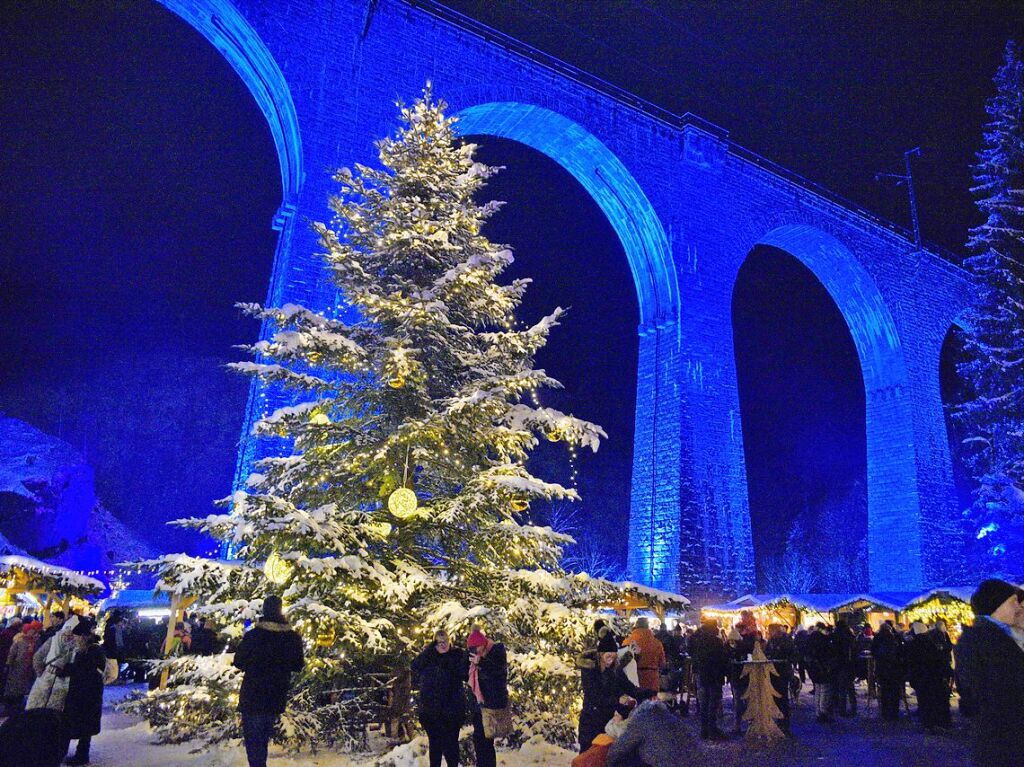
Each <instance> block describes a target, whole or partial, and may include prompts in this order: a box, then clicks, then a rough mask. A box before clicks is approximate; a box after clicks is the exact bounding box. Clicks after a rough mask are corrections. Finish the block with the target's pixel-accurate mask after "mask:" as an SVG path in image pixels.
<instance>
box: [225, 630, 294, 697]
mask: <svg viewBox="0 0 1024 767" xmlns="http://www.w3.org/2000/svg"><path fill="white" fill-rule="evenodd" d="M304 665H305V660H304V658H303V652H302V638H301V637H300V636H299V635H298V634H297V633H296V632H295V631H293V630H292V628H291V626H289V625H288V623H287V622H285V621H280V622H279V621H272V620H267V619H264V620H261V621H260V622H259V623H257V624H256V627H255V628H253V629H252V630H251V631H249V633H248V634H246V635H245V636H244V637H242V642H241V644H239V645H238V650H237V651H236V652H235V659H234V666H235V668H238V669H241V670H242V671H243V672H244V674H245V675H244V676H243V677H242V690H241V692H240V693H239V695H238V710H239V711H241V712H242V713H243V714H282V713H284V709H285V704H286V703H287V701H288V687H289V684H290V682H291V675H292V673H294V672H297V671H302V668H303V666H304Z"/></svg>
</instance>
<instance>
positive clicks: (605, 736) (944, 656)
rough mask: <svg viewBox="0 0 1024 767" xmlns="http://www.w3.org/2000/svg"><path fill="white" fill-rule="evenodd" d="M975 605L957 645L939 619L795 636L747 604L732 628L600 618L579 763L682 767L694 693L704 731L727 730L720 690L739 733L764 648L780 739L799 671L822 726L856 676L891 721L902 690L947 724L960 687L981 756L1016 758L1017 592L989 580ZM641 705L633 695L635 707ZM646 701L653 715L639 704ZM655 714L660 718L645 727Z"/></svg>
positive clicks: (1000, 761)
mask: <svg viewBox="0 0 1024 767" xmlns="http://www.w3.org/2000/svg"><path fill="white" fill-rule="evenodd" d="M971 605H972V608H973V611H974V613H975V621H974V623H973V625H971V626H966V627H964V631H963V635H962V637H961V639H960V641H959V643H958V644H956V645H954V643H953V641H952V639H951V637H950V634H949V630H948V626H947V624H946V622H945V621H944V620H942V619H937V620H935V621H934V622H933V623H932V624H931V625H930V626H928V625H925V624H924V623H921V622H915V623H912V624H911V625H910V626H909V627H897V626H895V625H894V624H893V622H892V621H888V622H885V623H883V624H881V626H880V627H879V630H878V631H877V632H875V631H873V630H872V628H871V626H870V625H868V624H867V623H864V624H861V625H858V626H852V625H850V624H849V623H848V622H847V621H846V620H844V619H842V618H840V619H839V620H837V621H836V623H835V625H834V626H833V625H826V624H825V623H823V622H822V623H818V624H816V625H815V626H813V627H811V628H808V629H800V630H797V631H796V632H795V633H794V632H791V631H790V629H789V627H788V626H785V625H781V624H772V625H769V626H767V627H766V629H765V630H762V628H761V627H759V626H758V625H757V622H756V620H755V618H754V616H753V614H752V613H742V614H741V615H740V618H739V620H738V621H737V622H736V625H734V626H731V627H730V626H721V625H719V623H718V622H717V621H715V620H712V619H707V620H704V621H702V622H701V624H700V626H699V627H698V628H697V629H695V630H687V631H685V632H684V631H683V630H682V628H681V627H680V626H679V625H677V626H676V627H675V629H674V630H673V631H672V632H669V631H668V630H667V629H666V627H665V625H664V624H662V626H661V627H660V629H659V631H657V632H651V631H650V629H649V628H648V626H647V622H646V620H645V619H643V618H641V619H639V620H638V621H637V625H636V628H635V629H634V631H633V632H632V633H631V634H630V635H629V636H627V637H625V638H624V639H623V640H621V641H620V640H619V639H618V638H616V637H615V636H614V634H612V630H611V628H610V627H609V626H608V625H606V624H605V623H604V622H600V623H599V624H598V625H597V626H595V641H594V646H593V648H592V649H590V650H588V651H587V652H585V653H583V654H582V655H581V656H580V657H579V659H578V663H577V665H578V666H579V668H580V674H581V681H582V685H583V695H584V699H583V713H582V715H581V718H580V729H579V741H580V743H579V745H580V751H581V755H580V757H578V758H577V762H575V763H574V764H575V765H576V767H604V766H605V765H607V767H626V766H627V765H628V766H629V767H637V766H643V767H663V765H664V766H665V767H667V766H668V765H683V764H686V763H687V755H688V754H691V755H692V754H693V752H694V747H693V744H692V743H691V744H687V739H688V736H687V732H686V731H685V730H684V729H682V728H681V727H679V726H678V723H679V722H680V721H681V720H680V719H679V715H686V714H687V713H688V703H689V698H690V693H691V692H692V693H694V694H695V696H696V699H697V708H698V715H699V720H700V737H701V738H703V739H706V740H711V741H714V740H724V739H727V738H728V737H729V735H727V734H726V733H725V732H723V731H722V729H721V728H720V724H719V723H720V721H721V720H722V718H723V716H724V710H723V708H724V707H723V689H724V688H725V686H726V685H728V686H729V687H730V689H731V692H732V701H733V705H732V709H733V711H732V714H733V717H734V728H735V732H736V733H738V732H740V728H741V721H742V718H743V713H744V706H745V702H744V693H745V692H746V686H747V684H748V677H747V676H745V675H743V673H742V669H743V667H744V663H745V662H747V661H750V659H751V656H752V653H753V650H754V646H755V644H760V646H761V648H762V649H763V651H764V653H765V656H766V658H767V659H768V660H769V661H771V662H772V663H773V665H774V667H775V671H776V672H777V673H776V674H775V675H772V677H771V684H772V686H773V687H774V688H775V691H776V692H777V693H778V696H777V697H776V698H775V702H776V704H777V706H778V709H779V714H780V715H781V722H780V723H779V726H780V729H781V730H782V731H783V733H785V734H786V735H790V736H791V735H792V730H791V726H790V724H791V707H792V705H793V704H794V703H796V702H797V701H798V700H799V694H800V691H801V690H802V689H803V686H804V684H805V683H806V682H807V681H808V679H809V681H810V683H811V685H812V691H813V692H812V694H813V701H814V712H815V715H816V720H817V722H818V723H820V724H823V725H828V724H830V723H832V722H834V721H835V717H836V716H840V717H855V716H857V713H858V712H857V701H858V697H857V684H858V682H865V683H866V685H867V687H868V693H869V696H871V697H877V699H878V703H879V717H880V718H881V719H883V720H890V721H891V720H896V719H898V718H899V717H900V709H901V705H902V706H903V708H904V709H906V710H908V711H909V709H910V705H909V698H908V697H907V694H906V691H907V687H908V685H909V687H910V689H912V690H913V692H914V697H915V698H916V701H917V708H916V712H915V714H916V717H917V719H918V721H919V723H920V726H921V727H922V728H923V729H924V730H926V731H927V732H931V733H943V732H948V731H950V730H951V728H952V727H953V719H952V714H951V711H950V699H951V696H952V693H953V691H954V690H956V691H957V693H958V694H959V697H960V707H959V708H960V712H961V713H962V714H963V715H964V716H965V717H967V718H968V719H969V721H970V728H971V730H972V733H973V742H974V754H975V761H976V763H977V764H978V765H984V766H985V767H1009V766H1010V765H1017V766H1018V767H1020V765H1024V751H1022V749H1021V747H1020V743H1019V738H1020V735H1019V733H1020V732H1022V731H1024V591H1022V590H1021V589H1019V588H1018V587H1016V586H1014V585H1012V584H1009V583H1006V582H1005V581H999V580H987V581H984V582H983V583H982V584H981V585H980V586H979V587H978V589H977V590H976V592H975V593H974V595H973V597H972V600H971ZM954 659H955V662H954ZM638 701H642V702H641V703H640V704H639V705H637V702H638ZM634 706H635V707H636V708H635V711H636V712H637V713H639V712H641V711H643V712H645V713H644V714H643V716H642V717H640V718H637V719H635V717H636V716H637V714H636V713H631V711H633V710H634ZM655 708H657V709H658V713H657V715H654V714H651V713H646V712H649V711H651V710H653V709H655ZM655 716H656V717H657V719H656V721H657V725H656V726H651V724H650V722H651V721H652V720H653V719H654V717H655ZM673 716H674V717H675V724H673V722H672V719H671V717H673ZM667 717H669V718H667ZM634 720H635V721H636V724H633V722H634ZM627 736H628V737H627Z"/></svg>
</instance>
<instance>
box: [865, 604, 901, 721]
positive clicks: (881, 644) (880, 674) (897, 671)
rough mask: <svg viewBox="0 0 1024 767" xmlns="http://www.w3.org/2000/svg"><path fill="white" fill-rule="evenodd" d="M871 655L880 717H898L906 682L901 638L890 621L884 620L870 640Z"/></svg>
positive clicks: (886, 718) (891, 718)
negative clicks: (876, 684)
mask: <svg viewBox="0 0 1024 767" xmlns="http://www.w3.org/2000/svg"><path fill="white" fill-rule="evenodd" d="M871 655H872V657H873V658H874V659H875V679H877V680H878V699H879V709H880V712H881V715H882V719H885V720H886V721H890V722H892V721H896V720H897V719H899V718H900V699H901V698H902V697H903V690H904V688H905V685H906V682H905V681H904V680H905V679H906V670H905V661H904V656H903V639H902V637H900V635H899V634H897V633H896V629H894V628H893V625H892V623H890V622H888V621H886V622H885V623H883V624H882V627H881V628H880V629H879V630H878V633H877V634H876V635H875V638H874V639H872V640H871Z"/></svg>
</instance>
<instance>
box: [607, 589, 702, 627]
mask: <svg viewBox="0 0 1024 767" xmlns="http://www.w3.org/2000/svg"><path fill="white" fill-rule="evenodd" d="M615 586H616V587H617V588H618V589H620V590H621V592H622V598H621V599H617V600H614V601H610V602H606V603H604V604H602V605H601V606H602V607H604V608H607V609H611V610H614V611H615V612H617V613H619V615H622V616H624V617H625V618H627V619H629V618H631V617H632V616H633V614H634V613H636V612H642V611H650V612H652V613H654V614H655V615H656V616H657V618H658V620H659V621H661V622H662V623H664V622H665V619H666V617H667V616H668V615H669V613H672V614H679V613H685V612H687V611H688V610H689V609H690V600H689V599H687V598H686V597H684V596H683V595H682V594H674V593H672V592H671V591H662V590H661V589H655V588H652V587H650V586H644V585H643V584H641V583H634V582H632V581H622V582H621V583H616V584H615Z"/></svg>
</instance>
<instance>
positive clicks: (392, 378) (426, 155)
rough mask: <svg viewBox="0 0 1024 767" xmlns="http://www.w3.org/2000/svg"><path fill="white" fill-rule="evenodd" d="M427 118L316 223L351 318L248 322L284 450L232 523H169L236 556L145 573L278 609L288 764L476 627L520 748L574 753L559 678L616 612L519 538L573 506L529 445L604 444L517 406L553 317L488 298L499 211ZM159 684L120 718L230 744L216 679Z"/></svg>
mask: <svg viewBox="0 0 1024 767" xmlns="http://www.w3.org/2000/svg"><path fill="white" fill-rule="evenodd" d="M444 108H445V105H444V104H443V102H437V101H434V100H433V99H432V96H431V93H430V90H429V88H428V89H427V91H426V92H425V94H424V96H423V98H421V99H420V100H418V101H416V102H415V103H414V104H413V105H412V106H409V107H404V108H402V109H401V119H402V127H401V129H400V130H399V131H398V133H397V135H396V136H395V137H394V138H388V139H384V140H382V141H380V142H378V144H377V146H378V151H379V157H380V163H381V166H382V168H381V169H374V168H369V167H365V166H356V169H355V171H354V172H353V171H349V170H347V169H343V170H341V171H340V172H338V174H337V175H336V177H335V179H336V181H337V182H338V183H339V184H340V193H339V194H338V196H336V197H334V198H332V200H331V207H332V209H333V211H334V214H335V215H334V219H333V221H332V222H331V223H330V224H322V223H317V224H315V225H314V226H315V229H316V231H317V232H318V234H319V236H320V241H321V244H322V247H323V249H324V256H325V258H326V260H327V262H328V265H329V267H330V269H331V271H332V273H333V276H334V280H335V282H336V285H337V287H338V289H339V291H340V292H341V295H342V296H343V298H344V300H345V301H346V302H347V303H348V305H350V306H351V307H353V308H354V309H355V310H357V311H358V317H359V319H357V320H356V321H353V322H351V323H348V322H343V321H341V320H338V319H331V318H328V317H325V316H323V315H321V314H317V313H315V312H312V311H309V310H307V309H305V308H303V307H301V306H295V305H285V306H282V307H279V308H262V307H259V306H248V307H246V308H247V309H248V311H249V312H250V313H251V314H252V315H253V316H255V317H258V318H260V319H264V320H269V321H270V322H271V323H272V324H273V327H274V332H273V334H272V335H271V336H270V337H269V338H268V340H266V341H261V342H260V343H258V344H256V345H254V346H253V347H252V349H251V351H252V352H253V354H254V356H255V358H256V359H255V361H254V362H246V363H239V364H237V365H235V367H236V368H237V369H238V370H240V371H242V372H245V373H249V374H252V375H256V376H259V377H260V378H261V379H263V380H264V381H265V382H274V383H277V384H281V385H283V386H284V387H286V388H289V389H291V390H294V391H295V392H297V393H298V394H299V395H300V396H299V398H298V399H304V400H305V401H303V402H302V403H301V404H298V405H294V406H290V407H284V408H281V409H279V410H278V411H276V412H274V413H272V414H270V415H269V416H267V417H265V418H263V419H262V420H261V421H259V423H258V424H257V425H256V427H255V428H256V433H257V434H258V435H263V436H273V437H277V438H281V437H284V438H287V439H288V440H290V441H291V443H292V444H293V445H294V450H293V452H292V454H291V455H288V456H286V457H277V458H268V459H265V460H262V461H260V462H259V465H258V467H257V473H254V474H253V475H252V476H251V477H249V480H248V482H247V485H246V488H245V490H244V491H240V492H237V493H236V494H235V495H234V496H233V497H232V498H231V499H229V501H228V503H229V505H230V512H229V513H226V514H221V515H213V516H210V517H207V518H205V519H191V520H185V521H183V523H182V524H185V525H187V526H188V527H192V528H195V529H199V530H202V531H204V532H207V533H209V534H211V535H212V536H214V537H215V538H217V539H218V540H220V541H228V542H230V543H231V544H232V546H233V547H236V549H237V552H238V561H237V562H232V563H226V562H217V561H213V560H203V559H196V558H189V557H184V556H172V557H165V558H162V559H161V560H157V561H154V562H151V563H148V564H147V565H146V566H148V567H150V568H152V569H156V570H158V572H159V574H160V577H161V582H162V585H163V587H165V588H168V589H177V590H180V591H184V592H187V593H190V594H192V595H194V596H196V597H197V598H198V602H197V604H198V605H200V606H201V612H205V613H206V614H209V615H212V616H214V617H215V618H216V620H217V621H218V623H220V624H221V625H227V626H230V627H232V630H233V631H235V632H239V631H240V630H241V625H242V622H243V621H244V620H246V619H251V618H252V617H253V616H254V615H255V611H256V609H258V605H259V602H260V600H262V598H263V597H264V596H265V595H267V594H269V593H279V594H281V595H282V597H283V598H284V600H285V605H286V610H287V617H288V619H289V620H290V621H291V622H292V624H293V625H294V627H295V628H296V629H297V630H298V631H299V632H300V633H301V634H302V636H303V637H304V639H305V642H306V646H307V649H308V668H307V671H306V672H304V673H303V675H302V676H301V678H300V679H299V680H298V683H297V688H296V691H295V694H294V696H293V697H292V698H291V701H290V704H289V709H288V711H287V712H286V715H285V717H284V719H283V722H282V724H283V729H284V735H285V737H286V738H290V739H291V740H292V742H294V743H301V744H305V745H309V744H314V745H315V744H331V743H335V744H336V743H338V741H339V740H346V739H347V742H346V743H345V745H353V744H358V741H359V740H360V737H361V733H362V732H363V730H364V727H363V725H364V723H365V722H366V721H367V719H368V718H369V717H370V716H372V715H379V713H380V711H379V708H380V707H379V704H380V703H381V702H382V701H383V700H384V699H385V697H386V695H387V693H388V691H389V690H390V689H392V688H393V689H395V690H398V694H399V696H400V697H401V696H402V695H403V693H402V687H403V683H404V684H405V686H406V690H407V679H408V677H407V675H406V674H407V668H408V663H409V661H410V659H411V658H412V657H414V655H415V653H416V652H418V651H419V650H420V649H422V647H423V646H425V645H426V644H427V643H428V642H429V641H430V639H431V638H432V634H433V632H434V631H435V630H437V629H440V628H444V629H447V630H448V631H449V632H450V633H451V634H452V635H453V636H454V637H456V638H459V637H461V638H463V639H464V638H465V636H466V634H467V633H468V630H469V628H470V626H471V625H472V624H474V623H476V624H481V625H482V626H484V627H485V628H486V630H487V631H488V633H489V634H490V635H491V636H493V637H495V638H496V639H498V640H499V641H503V642H505V643H506V645H507V647H508V649H509V651H510V670H511V673H512V679H511V681H510V691H511V693H512V699H513V707H514V710H515V714H516V726H517V730H516V733H515V738H514V740H519V741H522V740H525V739H526V738H529V737H531V736H533V735H540V736H542V737H544V738H546V739H548V740H550V741H552V742H556V743H563V744H569V743H572V742H573V741H574V739H575V733H574V721H573V716H574V712H575V711H576V710H578V698H579V694H578V684H577V678H576V677H577V675H576V672H575V671H574V670H573V667H572V662H571V658H572V655H573V654H574V653H575V652H577V651H578V650H579V649H580V648H581V647H582V646H583V645H584V644H585V643H586V639H587V637H588V635H589V632H590V626H591V624H592V621H593V618H594V617H595V616H594V613H593V612H592V611H591V610H590V609H589V607H590V606H592V605H595V604H597V603H599V602H600V601H602V600H604V599H608V598H610V597H611V596H612V595H613V594H614V590H613V589H612V587H611V586H610V585H609V584H607V583H605V582H602V581H598V580H595V579H592V578H589V577H587V576H585V575H575V574H569V573H566V572H564V571H563V570H562V569H561V568H560V567H559V564H558V562H559V557H560V554H561V548H562V547H563V546H564V545H565V544H567V543H570V542H571V539H570V538H568V537H567V536H564V535H560V534H558V533H555V532H553V531H552V530H551V529H550V528H546V527H537V526H533V525H530V524H528V523H526V519H525V514H526V512H527V510H528V506H529V504H530V502H531V501H533V500H536V499H545V500H548V501H551V500H559V499H575V498H576V493H575V491H573V490H570V489H567V488H565V487H562V486H560V485H557V484H551V483H547V482H544V481H542V480H541V479H538V478H536V477H534V476H532V475H531V474H530V472H529V471H528V470H527V468H526V461H527V458H528V455H529V452H530V450H531V449H532V448H533V447H534V446H535V445H536V443H537V440H538V436H541V437H543V438H545V439H550V440H553V441H554V440H560V441H563V442H566V443H569V444H574V445H582V446H586V447H590V448H591V449H593V450H596V449H597V447H598V442H599V439H600V438H601V437H604V436H605V435H604V433H603V431H602V430H601V429H600V428H599V427H597V426H595V425H594V424H591V423H588V422H585V421H582V420H579V419H576V418H573V417H571V416H568V415H565V414H563V413H561V412H558V411H555V410H551V409H547V408H543V407H537V406H533V405H530V404H526V403H525V402H524V401H523V400H524V397H528V395H530V394H531V393H532V392H534V391H536V390H538V389H541V388H544V387H553V386H557V385H558V383H557V381H555V380H553V379H551V378H550V377H549V376H547V375H546V374H545V372H544V371H543V370H536V369H534V367H533V358H534V355H535V354H536V352H537V351H538V350H539V349H540V348H542V347H543V346H544V344H545V343H546V341H547V338H548V334H549V333H550V331H551V330H552V329H553V328H554V327H555V326H556V325H557V324H558V319H559V317H560V316H561V314H562V311H561V310H560V309H556V310H555V311H554V312H552V313H551V314H550V315H548V316H547V317H545V318H544V319H542V320H540V321H539V322H538V323H537V324H535V325H533V326H532V327H526V328H521V327H517V324H516V321H515V311H516V308H517V307H518V306H519V304H520V301H521V299H522V296H523V294H524V291H525V289H526V287H527V284H528V281H527V280H516V281H513V282H511V283H509V284H505V285H502V284H499V283H498V281H497V280H498V278H499V277H500V276H501V274H502V273H503V272H504V270H505V269H506V268H507V267H508V265H509V264H511V263H512V253H511V252H510V251H509V249H508V248H506V247H504V246H498V245H494V244H492V243H491V242H489V241H488V240H487V238H486V237H484V236H483V235H482V234H481V227H482V226H483V225H484V223H485V222H486V220H487V218H488V217H489V216H490V215H491V214H492V213H493V212H494V211H495V210H497V207H498V205H497V203H488V204H484V205H481V204H478V203H477V202H476V201H475V199H474V198H475V196H477V195H478V193H479V192H480V191H481V189H482V188H483V187H484V184H485V182H486V180H487V178H488V177H489V176H490V175H492V173H494V172H495V169H493V168H489V167H486V166H484V165H481V164H480V163H477V162H475V161H474V160H473V153H474V149H475V147H474V146H473V145H470V144H461V143H460V142H459V141H458V139H457V137H456V135H455V133H454V130H453V125H454V123H455V119H454V118H451V117H446V116H445V114H444ZM167 665H168V669H169V672H170V685H169V687H168V689H167V690H164V691H158V692H155V693H153V694H150V695H149V696H147V697H145V698H143V699H141V700H140V701H138V702H136V703H135V704H134V706H135V710H136V711H141V712H143V713H145V714H146V715H147V716H148V718H149V719H150V721H151V722H152V723H153V724H154V725H156V727H157V731H158V733H159V735H160V736H161V737H162V738H163V739H164V740H185V739H193V738H199V739H205V740H208V741H210V740H218V739H222V738H224V737H228V736H232V735H235V734H237V723H236V721H235V715H234V712H233V710H232V705H233V702H234V700H235V698H234V697H233V696H234V694H235V691H236V690H237V685H238V681H239V680H238V675H237V674H236V673H235V672H234V671H233V670H232V669H230V668H229V667H228V664H227V658H219V659H218V658H214V659H194V658H187V657H186V658H181V659H176V660H172V661H170V662H169V664H167ZM403 680H404V681H403ZM404 695H405V697H408V694H407V692H406V693H404Z"/></svg>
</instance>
